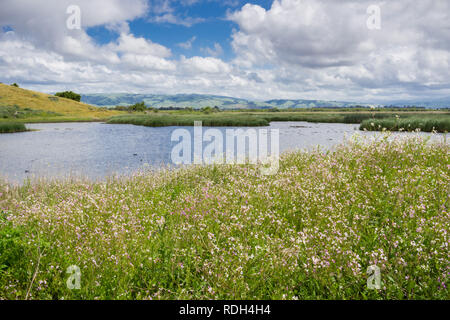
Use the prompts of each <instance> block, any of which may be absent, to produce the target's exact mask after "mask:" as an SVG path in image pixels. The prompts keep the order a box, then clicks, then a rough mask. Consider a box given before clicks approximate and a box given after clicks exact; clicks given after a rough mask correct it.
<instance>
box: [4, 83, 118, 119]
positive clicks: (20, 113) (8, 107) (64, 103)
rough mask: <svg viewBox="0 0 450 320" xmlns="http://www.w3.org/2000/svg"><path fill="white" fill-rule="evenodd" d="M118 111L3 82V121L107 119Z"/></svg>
mask: <svg viewBox="0 0 450 320" xmlns="http://www.w3.org/2000/svg"><path fill="white" fill-rule="evenodd" d="M117 114H120V112H117V111H110V110H104V109H100V108H97V107H94V106H91V105H88V104H85V103H80V102H76V101H74V100H70V99H65V98H59V97H55V96H52V95H49V94H45V93H41V92H36V91H31V90H26V89H22V88H17V87H13V86H9V85H5V84H1V83H0V117H1V119H0V120H2V121H9V120H17V121H23V122H29V121H53V120H57V121H71V120H73V121H75V120H83V121H87V120H99V119H106V118H108V117H110V116H113V115H117Z"/></svg>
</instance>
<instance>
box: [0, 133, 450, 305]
mask: <svg viewBox="0 0 450 320" xmlns="http://www.w3.org/2000/svg"><path fill="white" fill-rule="evenodd" d="M449 151H450V150H449V146H448V144H446V143H444V142H443V141H442V142H435V143H431V142H426V141H424V140H421V139H420V138H417V137H409V138H408V139H404V140H403V139H399V138H396V139H395V140H389V139H387V138H386V137H379V138H378V139H377V140H375V141H371V140H368V141H365V140H364V141H363V140H354V141H348V142H347V143H344V144H342V145H340V146H337V147H336V149H334V150H332V151H328V152H319V151H314V152H309V153H308V152H303V151H299V152H295V153H290V154H285V155H283V156H282V159H281V160H280V169H279V171H278V173H277V174H275V175H272V176H263V175H261V173H260V170H259V168H258V167H255V166H251V165H240V166H228V165H221V166H192V167H187V168H183V169H179V170H171V171H164V170H163V171H161V172H157V173H152V172H142V173H137V174H135V175H132V176H129V177H116V178H110V179H108V180H106V181H103V182H89V181H82V180H76V179H67V180H65V181H54V182H46V181H36V182H26V183H25V184H24V185H22V186H11V185H8V184H4V183H0V299H25V298H28V299H66V300H67V299H293V298H295V299H449V298H450V294H449V291H448V285H449V274H448V266H449V256H448V248H447V247H448V241H449V238H448V237H449V232H448V231H449V230H450V219H449V218H450V216H449V207H450V200H449V196H448V190H449V181H450V167H449V165H448V164H449ZM71 265H77V266H78V267H79V268H80V270H81V289H80V290H69V289H68V288H67V287H66V281H67V280H68V277H69V275H68V274H67V273H66V270H67V268H68V267H69V266H71ZM370 265H377V266H378V267H379V268H380V269H381V281H382V284H381V289H379V290H371V289H369V288H368V287H367V285H366V283H367V277H368V275H367V273H366V270H367V268H368V267H369V266H370Z"/></svg>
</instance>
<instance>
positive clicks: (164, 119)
mask: <svg viewBox="0 0 450 320" xmlns="http://www.w3.org/2000/svg"><path fill="white" fill-rule="evenodd" d="M195 121H202V125H203V126H218V127H220V126H223V127H232V126H236V127H238V126H245V127H247V126H248V127H251V126H268V125H269V122H268V121H267V120H265V119H264V118H262V117H258V116H251V115H245V114H224V115H221V116H218V115H205V114H178V115H177V114H154V115H123V116H116V117H112V118H111V119H109V121H108V123H111V124H134V125H141V126H148V127H165V126H193V125H194V122H195Z"/></svg>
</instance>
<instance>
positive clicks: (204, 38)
mask: <svg viewBox="0 0 450 320" xmlns="http://www.w3.org/2000/svg"><path fill="white" fill-rule="evenodd" d="M247 3H250V4H256V5H259V6H261V7H263V8H266V9H267V10H268V9H270V7H271V5H272V0H260V1H245V0H234V1H233V0H231V1H220V0H218V1H214V0H211V1H198V2H194V3H193V4H192V5H186V4H184V5H183V1H174V2H171V9H173V10H174V13H175V15H176V16H177V17H179V18H180V19H181V20H183V19H190V20H193V22H191V23H192V24H189V25H182V24H174V23H168V22H155V21H152V19H151V18H152V16H154V14H153V13H152V12H149V13H148V14H147V15H146V16H145V17H142V18H139V19H136V20H133V21H131V22H130V24H129V26H130V31H131V32H132V33H133V34H134V35H135V36H138V37H144V38H146V39H149V40H151V41H153V42H157V43H159V44H162V45H164V46H166V47H168V48H170V49H171V50H172V52H173V53H174V54H175V55H184V56H186V57H193V56H207V55H208V54H207V52H205V50H204V49H205V48H211V49H213V48H214V45H215V44H216V43H218V44H219V45H220V46H221V47H222V49H223V54H221V55H220V56H221V58H222V59H224V60H230V59H232V58H233V57H234V53H233V50H232V48H231V41H232V39H231V34H232V31H233V28H234V29H236V28H237V27H238V26H237V25H236V23H234V22H233V21H230V20H229V19H227V14H228V13H229V12H232V11H233V10H236V9H237V8H239V7H242V6H243V5H245V4H247ZM156 5H158V4H157V3H156ZM196 20H198V22H195V21H196ZM87 33H88V34H89V35H90V36H91V37H92V38H93V39H95V41H96V42H97V43H99V44H106V43H108V42H111V41H114V40H116V39H117V37H118V34H117V33H115V32H113V31H111V30H108V28H107V27H106V26H98V27H93V28H89V29H87ZM194 37H195V38H194ZM193 38H194V39H195V40H194V41H192V47H191V48H189V49H186V48H183V47H182V46H180V45H179V44H180V43H186V42H187V41H190V40H192V39H193Z"/></svg>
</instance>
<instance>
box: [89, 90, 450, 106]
mask: <svg viewBox="0 0 450 320" xmlns="http://www.w3.org/2000/svg"><path fill="white" fill-rule="evenodd" d="M81 101H82V102H84V103H87V104H90V105H95V106H100V107H114V106H129V105H132V104H135V103H138V102H141V101H144V102H145V104H146V105H147V106H150V107H154V108H168V107H176V108H186V107H192V108H195V109H198V108H203V107H207V106H209V107H216V106H217V107H219V108H221V109H270V108H279V109H287V108H323V107H336V108H337V107H354V106H366V107H369V106H373V105H375V106H379V105H378V104H368V103H357V102H343V101H323V100H304V99H297V100H290V99H279V100H267V101H252V100H246V99H240V98H233V97H224V96H216V95H205V94H177V95H160V94H129V93H113V94H84V95H82V98H81ZM383 105H391V106H396V107H403V106H417V107H426V108H445V107H450V98H446V99H439V100H435V101H425V102H415V101H396V102H392V103H387V104H383Z"/></svg>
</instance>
